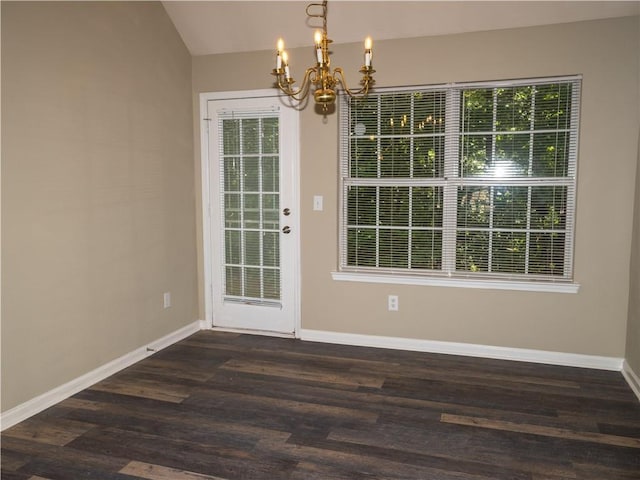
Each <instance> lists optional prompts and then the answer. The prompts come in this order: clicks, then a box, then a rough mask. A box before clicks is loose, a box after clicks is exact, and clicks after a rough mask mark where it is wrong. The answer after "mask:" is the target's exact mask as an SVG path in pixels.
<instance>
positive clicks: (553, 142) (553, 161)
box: [533, 132, 571, 177]
mask: <svg viewBox="0 0 640 480" xmlns="http://www.w3.org/2000/svg"><path fill="white" fill-rule="evenodd" d="M570 135H571V134H570V133H569V132H554V133H536V134H534V137H533V175H534V176H536V177H566V176H567V175H568V168H569V165H568V163H569V142H570Z"/></svg>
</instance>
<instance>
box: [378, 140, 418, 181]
mask: <svg viewBox="0 0 640 480" xmlns="http://www.w3.org/2000/svg"><path fill="white" fill-rule="evenodd" d="M410 151H411V140H410V139H409V138H383V139H382V140H381V141H380V152H381V153H380V176H381V177H409V174H410V172H411V155H410V153H409V152H410Z"/></svg>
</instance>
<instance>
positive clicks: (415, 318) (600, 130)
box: [193, 18, 639, 357]
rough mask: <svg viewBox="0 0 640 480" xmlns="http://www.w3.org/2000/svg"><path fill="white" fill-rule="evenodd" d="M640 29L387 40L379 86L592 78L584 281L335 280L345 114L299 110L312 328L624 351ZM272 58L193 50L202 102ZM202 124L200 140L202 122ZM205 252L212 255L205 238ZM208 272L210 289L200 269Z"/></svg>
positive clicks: (600, 26) (583, 181) (295, 60)
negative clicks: (561, 287)
mask: <svg viewBox="0 0 640 480" xmlns="http://www.w3.org/2000/svg"><path fill="white" fill-rule="evenodd" d="M638 26H639V22H638V18H622V19H611V20H603V21H595V22H580V23H574V24H564V25H554V26H547V27H533V28H526V29H514V30H502V31H494V32H484V33H473V34H461V35H450V36H442V37H428V38H416V39H406V40H392V41H380V42H377V43H375V52H374V55H375V57H374V64H375V65H374V66H375V68H376V70H377V71H378V73H377V74H376V78H377V81H378V83H377V85H378V86H392V85H412V84H432V83H443V82H457V81H474V80H491V79H509V78H522V77H539V76H546V75H565V74H583V75H584V80H583V95H582V122H581V133H580V152H579V153H580V156H579V176H578V204H577V222H576V228H577V240H576V246H575V280H576V282H578V283H580V284H581V288H580V292H579V293H578V294H559V293H533V292H516V291H496V290H475V289H461V288H444V287H416V286H400V285H372V284H365V283H349V282H337V281H333V280H332V279H331V272H332V271H334V270H335V269H336V266H337V253H338V252H337V240H336V239H337V235H338V232H337V202H338V189H337V187H338V177H337V163H338V159H337V149H338V147H337V121H336V116H335V115H333V116H330V117H329V118H328V121H327V122H326V123H325V122H323V121H322V117H321V116H319V115H317V114H315V113H313V111H312V110H311V109H307V110H305V111H304V112H303V113H302V116H301V132H302V134H301V135H302V138H301V171H302V178H301V201H302V206H301V207H302V213H301V215H302V232H301V235H302V265H301V270H302V319H301V321H302V328H304V329H317V330H328V331H336V332H349V333H357V334H367V335H384V336H394V337H408V338H416V339H428V340H441V341H450V342H468V343H475V344H485V345H497V346H506V347H517V348H531V349H541V350H550V351H561V352H569V353H579V354H591V355H604V356H614V357H623V356H624V353H625V338H626V328H627V316H628V299H629V258H630V252H631V230H632V215H633V199H634V189H635V181H634V179H635V172H636V164H637V147H638V109H637V108H636V106H637V105H638V100H639V99H638V55H637V46H638V41H639V31H638V30H639V29H638ZM596 32H597V33H596ZM284 33H286V32H284ZM334 51H335V54H334V55H333V57H332V62H333V64H334V65H340V66H342V67H344V68H345V70H346V71H347V72H348V75H349V78H351V79H352V80H351V81H352V82H354V81H355V80H356V73H355V72H356V70H357V68H358V67H359V64H360V63H361V61H362V51H361V46H360V45H355V44H350V45H336V46H335V48H334ZM273 56H274V53H273V49H271V50H268V51H262V52H252V53H247V54H237V55H212V56H202V57H194V59H193V88H194V105H196V107H197V95H198V94H199V93H200V92H206V91H224V90H242V89H262V88H269V86H270V85H271V84H272V77H271V76H270V74H269V72H270V69H271V68H273V65H272V64H273ZM290 58H291V59H292V60H291V61H292V67H293V71H294V75H297V76H300V72H301V71H302V70H303V68H304V67H306V66H307V64H308V63H309V62H311V61H312V53H311V52H310V50H309V48H307V49H296V50H293V51H292V52H290ZM195 113H196V125H198V123H197V108H196V112H195ZM195 135H196V145H199V140H198V138H197V136H198V131H197V129H196V131H195ZM198 155H199V154H198V152H197V151H196V162H198V161H199V158H198ZM196 175H197V176H198V172H197V169H196ZM198 182H199V179H198ZM313 195H324V198H325V211H324V212H315V211H313V210H312V198H313ZM198 218H199V214H198ZM198 235H200V232H198ZM198 250H199V254H200V255H201V245H199V246H198ZM199 282H200V290H202V274H201V272H200V280H199ZM389 294H396V295H398V296H399V300H400V311H399V312H388V311H387V308H386V297H387V295H389ZM203 315H204V313H203V302H202V298H201V299H200V316H201V317H202V316H203Z"/></svg>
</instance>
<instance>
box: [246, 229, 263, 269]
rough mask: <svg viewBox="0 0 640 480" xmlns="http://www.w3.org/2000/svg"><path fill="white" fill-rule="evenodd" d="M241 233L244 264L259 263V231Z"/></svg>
mask: <svg viewBox="0 0 640 480" xmlns="http://www.w3.org/2000/svg"><path fill="white" fill-rule="evenodd" d="M243 233H244V263H245V265H260V232H247V231H245V232H243Z"/></svg>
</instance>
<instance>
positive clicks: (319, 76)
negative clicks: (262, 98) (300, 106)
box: [272, 0, 375, 113]
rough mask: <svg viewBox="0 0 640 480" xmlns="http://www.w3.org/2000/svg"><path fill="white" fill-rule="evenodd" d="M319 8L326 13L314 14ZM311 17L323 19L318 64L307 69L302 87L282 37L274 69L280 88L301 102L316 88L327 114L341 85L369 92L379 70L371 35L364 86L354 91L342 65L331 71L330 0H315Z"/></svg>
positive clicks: (358, 92)
mask: <svg viewBox="0 0 640 480" xmlns="http://www.w3.org/2000/svg"><path fill="white" fill-rule="evenodd" d="M317 7H320V8H321V12H322V13H314V12H313V11H312V10H313V9H316V8H317ZM306 13H307V17H309V18H321V19H322V30H316V32H315V35H314V40H315V57H316V64H315V66H313V67H309V68H307V70H306V71H305V72H304V78H303V79H302V83H301V84H300V87H297V88H296V87H294V86H293V84H294V83H295V80H294V79H293V77H292V76H291V71H290V68H289V58H288V55H287V52H286V51H285V50H284V41H283V40H282V38H280V39H278V44H277V52H276V68H274V69H273V72H272V75H274V76H275V77H276V84H277V86H278V88H279V89H280V90H281V91H282V92H283V93H285V94H286V95H288V96H289V97H290V98H292V99H293V100H295V101H298V102H300V103H302V102H304V101H305V99H306V98H307V96H308V95H309V92H310V91H311V90H312V89H313V98H314V100H315V102H316V103H317V104H318V105H321V106H322V110H323V111H324V112H325V113H326V112H327V109H328V106H329V105H332V104H333V103H334V102H335V100H336V90H337V89H338V87H341V89H342V90H343V91H344V92H345V93H347V94H348V95H349V96H352V97H353V96H356V95H366V94H367V93H368V92H369V89H370V88H371V86H372V85H373V83H374V82H375V80H374V79H373V77H372V75H373V73H374V72H375V70H374V69H373V67H372V66H371V59H372V56H373V55H372V50H371V37H367V39H366V40H365V42H364V65H363V66H362V68H361V69H360V73H361V74H362V79H361V80H360V89H359V90H351V89H349V87H348V86H347V81H346V79H345V77H344V72H343V71H342V68H340V67H336V68H334V69H333V70H331V59H330V58H329V53H330V52H329V44H330V43H331V42H332V40H330V39H329V38H328V37H327V0H324V1H323V2H322V3H311V4H309V5H307V8H306Z"/></svg>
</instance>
